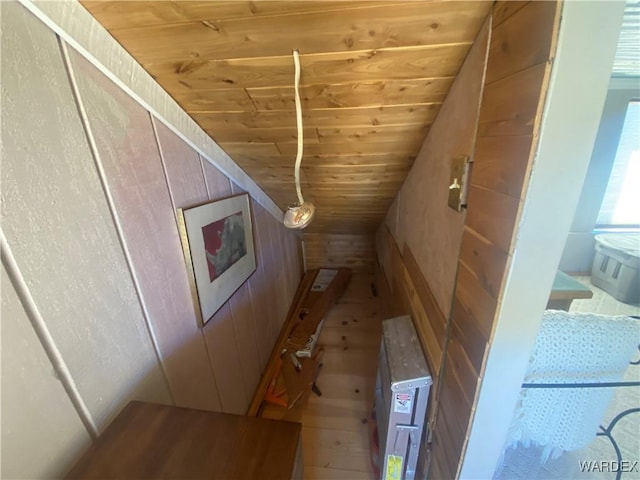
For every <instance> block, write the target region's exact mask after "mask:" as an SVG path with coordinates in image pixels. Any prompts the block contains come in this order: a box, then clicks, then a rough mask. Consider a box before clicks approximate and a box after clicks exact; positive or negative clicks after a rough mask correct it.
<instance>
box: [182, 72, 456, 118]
mask: <svg viewBox="0 0 640 480" xmlns="http://www.w3.org/2000/svg"><path fill="white" fill-rule="evenodd" d="M452 82H453V77H442V78H423V79H416V80H414V79H410V80H379V81H374V82H372V81H362V82H350V83H339V84H324V83H321V84H315V85H305V86H303V87H302V88H300V98H301V101H302V108H303V109H305V110H306V109H315V108H346V107H371V106H379V105H408V104H412V105H420V104H425V103H441V102H442V101H443V100H444V98H445V96H446V95H447V92H448V91H449V89H450V88H451V83H452ZM246 91H247V93H248V94H249V96H250V97H251V100H252V101H253V103H254V105H255V106H256V109H257V110H295V102H294V96H293V87H289V86H287V87H263V88H248V89H246ZM216 96H217V94H216ZM185 108H186V109H187V110H188V109H189V108H188V105H186V106H185Z"/></svg>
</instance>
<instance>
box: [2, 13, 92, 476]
mask: <svg viewBox="0 0 640 480" xmlns="http://www.w3.org/2000/svg"><path fill="white" fill-rule="evenodd" d="M3 8H4V7H3ZM1 282H2V310H1V315H2V470H1V472H0V473H1V476H2V478H52V477H61V476H62V475H64V474H65V473H66V472H67V470H68V469H69V468H70V466H71V465H72V464H73V462H75V461H76V460H77V458H78V456H79V455H80V454H81V453H82V451H83V450H84V449H85V448H87V447H88V446H89V445H90V443H91V438H90V437H89V434H88V432H87V430H86V429H85V427H84V426H83V425H82V422H81V420H80V417H78V414H77V413H76V411H75V410H74V407H73V404H72V403H71V401H70V400H69V397H68V396H67V393H66V392H65V391H64V388H63V387H62V384H61V383H60V381H59V380H58V379H57V378H55V376H53V375H52V370H53V366H52V365H51V362H50V361H49V358H48V357H47V354H46V353H45V351H44V349H43V348H42V345H41V344H40V341H39V340H38V337H37V336H36V334H35V332H34V331H33V328H32V326H31V324H30V323H29V319H28V318H27V315H26V314H25V311H24V310H23V306H22V304H21V302H20V299H19V298H18V295H17V294H16V291H15V289H14V288H13V285H12V284H11V281H10V280H9V277H8V276H7V274H6V272H5V269H4V266H3V267H2V279H1ZM43 405H46V408H43ZM51 412H56V414H55V415H51V414H50V413H51ZM34 439H37V441H36V442H34Z"/></svg>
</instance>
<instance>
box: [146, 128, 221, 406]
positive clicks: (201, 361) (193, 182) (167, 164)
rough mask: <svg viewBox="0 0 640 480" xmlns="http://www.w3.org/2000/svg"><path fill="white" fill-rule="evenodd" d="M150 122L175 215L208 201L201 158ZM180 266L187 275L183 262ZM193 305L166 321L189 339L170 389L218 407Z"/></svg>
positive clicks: (177, 335) (177, 355)
mask: <svg viewBox="0 0 640 480" xmlns="http://www.w3.org/2000/svg"><path fill="white" fill-rule="evenodd" d="M152 121H153V122H154V126H155V130H156V134H157V140H158V147H159V149H160V154H161V159H162V162H163V165H164V169H165V173H166V179H167V183H168V186H169V192H170V194H171V200H172V204H173V207H174V216H175V209H177V208H184V207H189V206H191V205H194V204H198V203H201V202H204V201H206V200H207V189H206V185H205V181H204V176H203V172H202V167H201V164H200V158H199V157H198V154H197V153H195V152H194V151H193V150H192V149H191V148H190V147H189V146H188V145H187V144H185V143H184V142H183V141H182V140H180V138H178V137H177V136H176V135H175V134H174V133H173V132H171V131H170V130H169V129H168V128H167V127H165V126H164V125H163V124H162V123H160V122H158V121H157V120H156V119H154V118H152ZM182 266H183V267H182V269H183V271H184V272H185V274H186V270H184V261H183V262H182ZM188 303H189V305H193V303H192V301H191V297H189V301H188ZM193 308H194V307H193V306H192V307H191V312H192V313H191V316H190V317H189V321H188V322H184V324H181V323H179V322H176V321H175V319H174V321H169V324H170V326H171V327H172V328H173V329H174V330H182V332H183V333H180V332H175V333H173V334H172V339H175V338H180V336H181V335H184V334H185V333H184V332H188V334H189V336H190V339H191V340H190V341H189V342H188V343H187V344H186V345H185V346H184V347H182V348H180V349H179V350H177V351H176V353H175V354H173V356H172V360H173V361H175V363H176V364H177V365H179V366H180V367H182V368H183V369H184V370H183V372H182V373H181V374H180V375H179V376H178V377H177V378H175V379H173V381H172V388H173V389H174V391H179V392H180V394H179V395H178V396H179V397H182V396H184V397H186V398H191V399H192V400H191V401H192V402H193V404H194V405H200V406H199V407H196V408H203V409H212V410H221V409H222V406H221V404H220V395H219V393H218V388H217V386H216V383H215V378H214V376H213V370H212V369H211V364H210V361H209V356H208V354H207V347H206V344H205V341H204V337H203V335H202V332H201V331H200V329H199V325H198V320H197V319H196V316H195V312H194V311H193ZM174 341H175V340H174ZM201 382H202V383H201ZM185 406H189V405H185Z"/></svg>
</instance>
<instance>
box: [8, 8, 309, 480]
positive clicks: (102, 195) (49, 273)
mask: <svg viewBox="0 0 640 480" xmlns="http://www.w3.org/2000/svg"><path fill="white" fill-rule="evenodd" d="M2 30H3V41H2V67H3V82H2V97H3V114H4V115H6V117H5V120H6V121H5V122H3V130H2V146H3V165H2V186H3V192H2V204H3V218H2V230H3V235H4V238H6V250H5V245H3V264H4V263H5V254H8V252H10V253H11V255H12V256H13V257H15V261H16V263H17V270H15V269H14V270H7V273H8V276H9V280H8V282H10V283H8V284H7V288H5V282H4V280H5V279H7V276H3V289H2V309H3V336H2V342H3V345H2V346H3V348H2V355H3V375H2V382H3V385H2V386H3V402H2V416H3V419H4V418H15V419H22V421H25V422H26V423H25V425H23V426H21V428H20V429H13V430H11V431H9V430H8V429H9V428H11V425H14V426H15V423H13V424H11V423H7V422H4V420H3V431H2V440H3V441H2V453H3V465H2V468H3V470H2V476H3V477H4V476H10V477H13V478H35V477H46V478H50V477H52V476H60V475H63V474H64V472H65V470H66V469H68V468H69V466H70V465H69V463H70V462H72V461H73V460H74V459H75V457H76V455H77V454H78V453H79V452H80V450H81V449H82V448H84V447H86V444H87V441H88V437H89V435H88V434H87V430H86V429H85V425H83V423H82V422H81V421H80V420H79V418H83V417H82V416H83V415H84V414H85V413H86V415H87V416H88V419H89V423H90V424H91V423H93V424H95V425H96V427H97V431H98V432H99V431H100V430H101V429H102V428H104V427H105V426H106V424H107V423H108V422H109V420H110V419H111V418H112V417H113V416H114V415H115V414H117V413H118V411H119V410H120V409H121V408H122V407H123V406H124V405H125V404H126V403H127V402H128V401H129V400H131V399H139V400H147V401H152V402H156V403H175V404H176V405H179V406H184V407H192V408H199V409H207V410H219V411H225V412H230V413H237V414H243V413H245V411H246V408H247V406H248V402H249V398H250V397H251V395H252V394H253V390H254V388H255V386H256V385H257V383H258V379H259V377H260V374H261V372H262V369H263V368H264V365H265V363H266V360H267V358H268V356H269V353H270V352H271V348H272V346H273V343H274V341H275V338H276V336H277V334H278V332H279V330H280V325H281V323H282V322H283V321H284V318H285V315H286V310H287V308H288V305H289V303H290V301H291V299H292V298H293V295H294V293H295V290H296V288H297V285H298V282H299V279H300V278H301V273H302V267H301V255H300V242H299V239H298V238H297V237H296V235H295V234H294V233H292V232H291V231H288V230H286V229H285V228H284V227H283V225H282V224H281V223H280V222H279V221H277V220H276V219H275V218H274V217H273V216H272V215H271V214H269V213H268V212H267V211H266V210H265V209H264V208H262V207H261V206H260V205H259V204H257V203H256V202H254V201H253V200H252V202H251V209H252V220H253V222H254V237H255V243H256V255H257V264H258V268H257V270H256V272H255V273H254V274H253V275H252V276H251V277H250V279H249V281H248V282H246V283H245V284H244V285H242V287H241V288H240V289H239V290H238V291H237V292H236V293H235V294H234V295H233V296H232V297H231V298H230V299H229V301H228V302H227V303H226V304H225V305H224V306H223V307H222V308H221V309H220V310H219V311H218V312H217V313H216V315H214V317H213V318H212V319H211V320H210V321H209V322H208V323H207V324H206V326H205V327H204V328H202V327H200V326H199V325H198V322H197V320H196V316H195V312H194V306H193V303H192V301H191V294H190V289H189V282H188V278H187V273H186V268H185V265H184V259H183V257H182V249H181V246H180V240H179V235H178V230H177V223H176V215H175V212H176V208H178V207H186V206H191V205H193V204H197V203H199V202H204V201H208V200H214V199H219V198H222V197H225V196H229V195H232V194H237V193H241V191H240V190H239V189H238V188H237V187H236V185H235V184H232V183H231V182H230V181H229V179H228V178H227V177H226V176H225V175H223V174H222V173H221V172H220V171H219V170H218V169H216V168H215V167H213V166H212V164H210V163H209V162H208V161H207V159H205V158H202V157H200V156H199V155H198V154H197V153H196V152H195V151H194V150H193V149H192V148H191V147H189V146H188V145H187V144H186V143H184V142H183V141H182V140H181V139H180V138H179V137H177V136H176V135H175V134H173V133H172V131H171V130H170V129H169V128H168V127H166V126H165V125H163V124H162V123H161V122H159V121H158V120H157V119H156V118H154V117H153V116H152V115H150V114H149V112H147V111H146V110H145V109H144V108H143V107H142V106H140V105H139V104H138V103H137V102H136V101H134V100H133V99H132V98H131V97H129V96H128V95H126V94H125V93H124V92H123V91H122V90H120V89H119V88H118V87H117V86H115V84H113V83H112V82H111V81H110V80H109V79H107V77H105V76H104V75H103V74H101V73H100V72H99V71H98V70H97V69H96V68H95V67H93V66H92V65H91V64H89V63H88V62H87V61H86V60H85V59H84V58H83V57H82V56H80V55H79V54H78V53H76V52H75V51H73V50H72V49H71V48H70V47H69V46H68V45H66V44H64V43H62V44H61V43H59V39H58V38H56V36H55V34H54V33H53V32H51V31H50V30H49V29H48V28H47V27H46V26H45V25H44V24H42V23H40V21H39V20H37V19H36V18H35V17H34V16H32V15H31V14H30V13H29V12H27V11H26V10H25V9H24V7H22V6H21V5H19V4H17V3H8V4H6V5H3V6H2ZM5 70H6V72H7V75H5V74H4V72H5ZM3 241H4V240H3ZM3 272H4V269H3ZM3 275H4V273H3ZM20 282H23V283H20ZM12 286H13V288H11V287H12ZM21 288H22V290H21ZM25 288H26V292H25ZM12 292H13V293H12ZM16 292H17V293H18V294H19V295H20V298H19V299H16V298H15V297H16ZM23 309H24V310H23ZM16 312H17V313H16ZM5 314H7V315H9V316H11V328H10V329H8V330H6V331H5V328H4V327H5V325H4V323H5ZM38 315H39V316H40V317H41V318H42V321H43V322H44V325H45V327H46V329H48V330H49V332H50V334H51V341H52V342H53V343H52V344H51V345H49V344H46V345H44V349H45V350H46V351H47V352H49V351H51V349H54V350H56V351H58V352H59V353H60V355H61V361H62V362H63V363H65V364H66V366H67V368H68V369H69V371H70V375H71V379H72V381H73V383H74V386H73V388H74V389H76V392H77V395H78V397H79V398H80V402H81V403H82V404H84V405H85V406H86V412H84V413H83V412H82V411H81V409H79V408H76V410H75V411H74V406H73V404H72V403H71V402H70V401H69V398H68V397H67V392H65V390H63V389H61V388H57V387H55V385H52V384H51V382H50V381H48V377H49V376H50V375H51V369H52V365H51V363H49V359H47V358H46V357H44V353H43V346H42V345H40V343H39V342H41V341H44V340H42V338H36V337H35V335H34V334H33V328H32V325H31V323H33V322H34V320H33V318H37V316H38ZM29 320H31V323H30V322H29ZM6 321H9V319H6ZM30 331H31V333H30V334H29V333H28V332H30ZM12 342H22V343H21V345H23V346H24V348H26V349H28V352H30V354H29V355H19V356H16V357H12V359H11V362H9V363H6V365H11V366H12V370H11V372H7V371H5V370H4V365H5V360H6V355H9V354H11V352H15V349H14V348H13V343H12ZM9 346H12V348H8V347H9ZM5 347H7V348H5ZM30 359H37V362H35V363H33V362H32V361H31V360H30ZM43 359H44V360H43ZM27 360H29V361H27ZM43 362H44V363H43ZM47 365H48V366H47ZM5 373H7V375H5ZM9 373H10V374H9ZM4 392H12V395H11V397H9V396H6V395H5V393H4ZM24 392H32V396H33V398H32V399H27V398H26V397H24ZM43 395H47V396H50V397H51V398H44V397H43ZM32 400H33V401H32ZM34 401H36V402H37V403H34ZM42 412H46V417H47V418H48V419H50V420H46V421H45V420H42V417H43V413H42ZM70 412H71V413H70ZM74 415H75V420H74V421H71V420H69V416H71V417H73V416H74ZM58 417H59V418H60V419H67V421H66V424H65V425H64V426H63V427H64V428H62V427H61V425H60V424H59V422H57V421H54V420H52V419H54V418H56V419H57V418H58ZM87 428H88V429H89V432H88V433H89V434H91V433H93V432H91V429H90V428H89V427H87ZM41 430H44V431H41ZM53 433H55V435H57V436H56V442H55V448H54V447H53V446H51V445H49V446H47V445H41V443H42V442H48V441H49V439H50V438H51V436H52V435H53ZM24 451H28V452H31V453H30V455H24V454H20V455H13V454H12V453H15V452H24ZM34 451H35V452H37V453H33V452H34ZM5 460H6V461H5ZM9 460H11V461H9Z"/></svg>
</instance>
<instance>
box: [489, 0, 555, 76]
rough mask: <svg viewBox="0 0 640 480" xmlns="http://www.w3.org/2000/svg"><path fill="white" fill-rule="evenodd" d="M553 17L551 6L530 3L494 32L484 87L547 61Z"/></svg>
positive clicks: (553, 5)
mask: <svg viewBox="0 0 640 480" xmlns="http://www.w3.org/2000/svg"><path fill="white" fill-rule="evenodd" d="M555 14H556V4H555V3H554V2H549V1H542V2H529V3H528V4H527V5H525V6H524V7H523V8H522V9H521V10H519V11H518V14H517V15H511V16H510V17H508V18H506V19H505V21H504V22H502V23H501V24H500V25H498V26H496V27H495V28H494V31H493V35H492V40H491V45H490V47H489V49H490V53H489V60H488V63H487V77H486V80H485V81H486V83H487V85H490V84H491V83H493V82H496V81H498V80H500V79H503V78H505V77H508V76H509V75H513V74H514V73H517V72H519V71H521V70H524V69H526V68H528V67H530V66H532V65H538V64H541V63H545V62H546V61H547V60H548V58H549V48H550V47H551V41H552V39H553V36H552V32H553V28H554V22H553V19H554V17H555Z"/></svg>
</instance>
